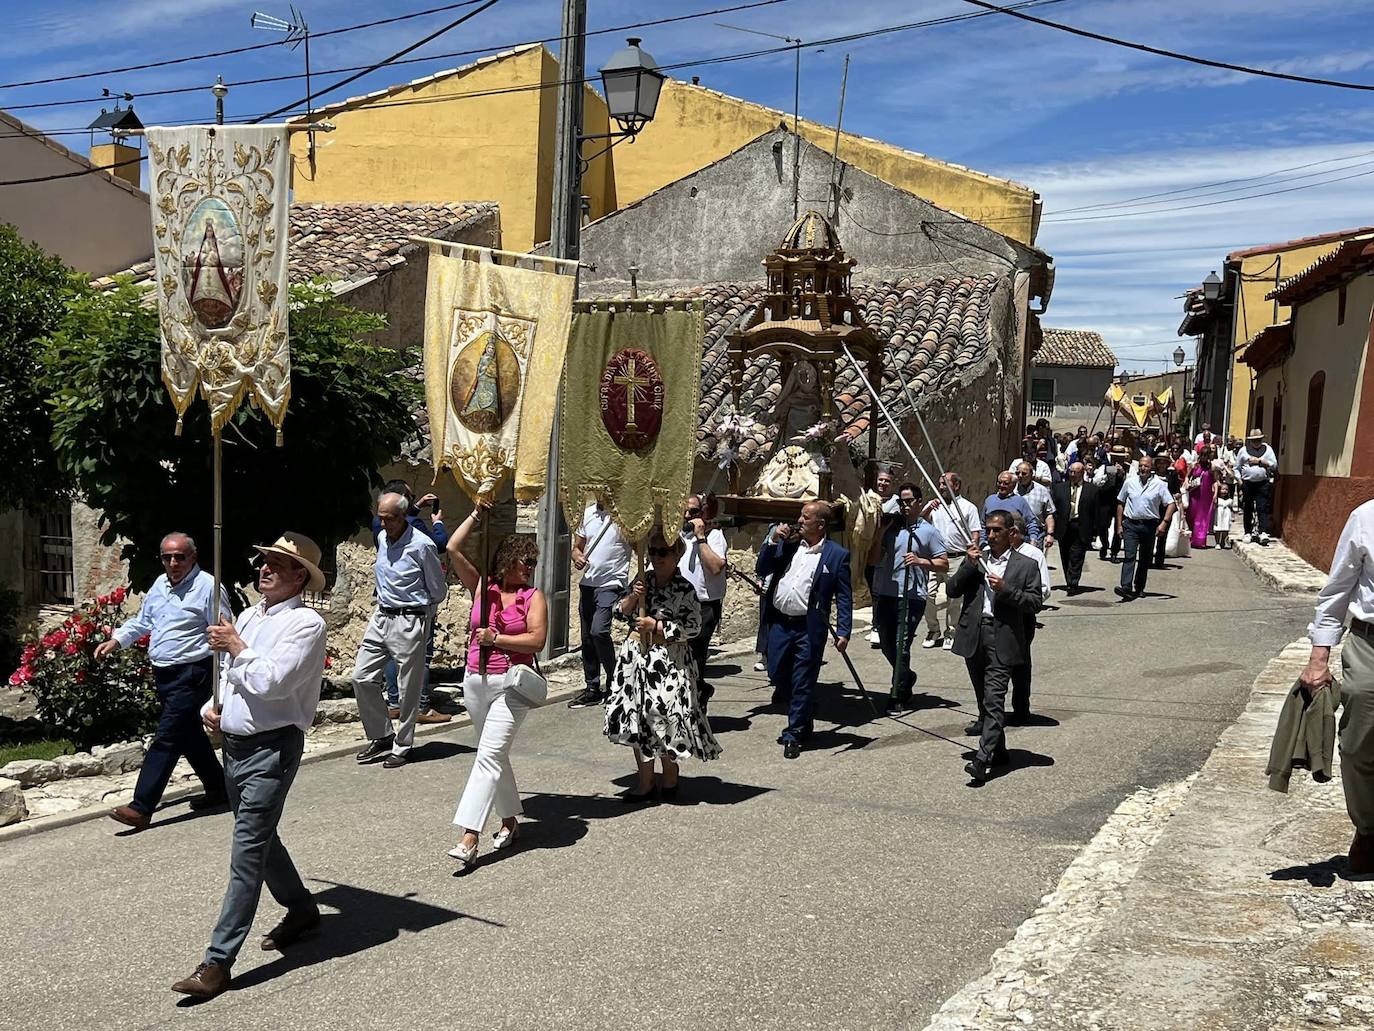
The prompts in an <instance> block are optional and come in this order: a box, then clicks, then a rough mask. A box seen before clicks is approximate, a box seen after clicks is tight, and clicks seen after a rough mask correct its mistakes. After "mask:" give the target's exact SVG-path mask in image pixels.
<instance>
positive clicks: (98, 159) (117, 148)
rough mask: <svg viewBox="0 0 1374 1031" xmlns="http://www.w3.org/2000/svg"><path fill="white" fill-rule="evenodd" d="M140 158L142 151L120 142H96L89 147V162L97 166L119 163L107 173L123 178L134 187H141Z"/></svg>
mask: <svg viewBox="0 0 1374 1031" xmlns="http://www.w3.org/2000/svg"><path fill="white" fill-rule="evenodd" d="M142 160H143V152H142V151H140V150H138V149H137V148H136V147H126V146H125V145H124V144H122V143H98V144H96V145H95V146H94V147H92V148H91V164H93V165H95V166H96V167H97V168H104V167H106V166H109V165H119V167H118V168H111V169H110V170H109V173H108V174H109V175H112V176H115V177H116V178H119V179H123V180H124V181H125V182H126V183H128V184H129V185H130V186H133V187H134V188H135V189H138V188H141V183H142V179H143V175H142V165H141V163H142ZM126 162H127V164H126Z"/></svg>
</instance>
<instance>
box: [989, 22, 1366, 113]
mask: <svg viewBox="0 0 1374 1031" xmlns="http://www.w3.org/2000/svg"><path fill="white" fill-rule="evenodd" d="M964 3H966V4H972V5H973V6H974V7H981V8H983V9H984V10H986V11H995V12H997V13H998V14H1005V15H1009V16H1010V17H1012V18H1020V19H1021V20H1022V21H1028V22H1032V23H1034V24H1036V25H1043V26H1045V27H1046V28H1050V29H1058V30H1059V31H1060V32H1068V33H1071V34H1072V35H1075V36H1082V37H1083V38H1084V39H1095V40H1097V41H1098V42H1100V43H1110V44H1112V45H1113V46H1118V47H1125V48H1126V49H1128V50H1138V51H1140V52H1141V53H1144V54H1154V55H1155V56H1156V57H1168V58H1171V59H1172V60H1175V61H1187V62H1188V63H1189V64H1200V65H1203V66H1204V67H1206V68H1220V69H1221V70H1223V71H1228V72H1240V73H1242V74H1244V75H1259V76H1262V77H1264V78H1266V79H1283V80H1284V81H1286V82H1303V83H1307V84H1308V85H1312V86H1331V87H1334V88H1336V89H1350V90H1362V91H1365V92H1374V85H1371V84H1369V83H1364V82H1346V81H1344V80H1341V79H1322V78H1318V77H1316V76H1312V75H1297V74H1294V73H1291V72H1275V71H1271V70H1270V69H1268V68H1251V67H1250V66H1248V65H1243V64H1232V63H1231V62H1230V61H1214V60H1212V59H1211V58H1208V57H1198V56H1196V55H1194V54H1183V53H1179V52H1178V51H1176V50H1163V49H1161V48H1159V47H1152V46H1149V45H1148V44H1145V43H1136V42H1133V41H1131V40H1129V39H1118V38H1116V37H1115V36H1104V35H1103V34H1102V33H1100V32H1089V31H1088V30H1087V29H1080V28H1077V27H1076V26H1073V25H1065V24H1064V23H1063V22H1057V21H1049V20H1048V19H1045V18H1037V17H1036V16H1035V15H1033V14H1023V13H1021V12H1020V11H1016V10H1013V9H1012V8H1010V7H1001V6H999V5H997V4H992V3H988V2H987V0H964Z"/></svg>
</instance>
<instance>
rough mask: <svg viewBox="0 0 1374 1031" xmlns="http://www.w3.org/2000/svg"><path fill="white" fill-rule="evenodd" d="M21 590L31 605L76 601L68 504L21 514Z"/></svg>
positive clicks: (66, 603) (70, 520)
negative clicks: (22, 567)
mask: <svg viewBox="0 0 1374 1031" xmlns="http://www.w3.org/2000/svg"><path fill="white" fill-rule="evenodd" d="M24 593H25V595H26V598H27V600H28V602H29V604H32V605H71V604H73V603H74V602H75V600H76V577H75V573H74V571H73V566H72V510H71V506H69V505H63V506H53V507H51V508H46V509H42V510H40V511H37V512H30V511H26V512H25V513H24Z"/></svg>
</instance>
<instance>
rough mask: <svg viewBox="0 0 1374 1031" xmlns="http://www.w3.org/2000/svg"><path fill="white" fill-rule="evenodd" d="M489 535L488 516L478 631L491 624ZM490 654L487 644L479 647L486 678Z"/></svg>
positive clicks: (480, 572) (479, 574) (484, 522)
mask: <svg viewBox="0 0 1374 1031" xmlns="http://www.w3.org/2000/svg"><path fill="white" fill-rule="evenodd" d="M488 513H490V509H488ZM489 533H490V529H489V528H488V526H487V520H486V516H483V518H482V527H481V534H480V536H481V539H482V547H481V551H482V568H481V569H479V570H478V572H477V589H478V590H479V591H480V592H481V599H480V600H479V602H478V604H479V605H480V606H481V608H480V609H479V610H478V611H479V612H480V613H481V618H480V620H479V621H478V629H481V630H485V629H486V627H487V625H488V624H489V623H490V622H491V592H490V591H489V590H488V589H487V587H488V585H487V570H488V569H489V568H490V566H491V554H490V548H491V538H490V537H489V536H488V534H489ZM489 654H490V649H488V648H487V646H486V645H485V644H483V645H479V646H478V648H477V672H478V673H480V674H481V675H482V676H484V677H485V676H486V675H487V656H488V655H489Z"/></svg>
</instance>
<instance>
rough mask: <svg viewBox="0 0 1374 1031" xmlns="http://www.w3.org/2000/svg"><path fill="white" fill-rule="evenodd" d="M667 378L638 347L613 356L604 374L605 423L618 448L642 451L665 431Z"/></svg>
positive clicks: (655, 363)
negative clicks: (664, 416)
mask: <svg viewBox="0 0 1374 1031" xmlns="http://www.w3.org/2000/svg"><path fill="white" fill-rule="evenodd" d="M663 394H664V390H663V377H662V376H661V375H660V374H659V371H658V363H657V362H655V361H654V360H653V358H652V357H650V355H649V354H648V353H647V352H645V351H641V350H640V349H639V348H637V347H627V348H625V349H624V350H622V351H617V352H616V353H615V354H614V355H612V357H611V360H610V361H609V362H607V363H606V368H605V370H604V371H603V372H602V373H601V422H602V425H604V426H605V427H606V432H607V433H609V434H610V435H611V439H612V440H613V441H615V442H616V444H617V446H619V447H622V448H624V449H625V450H626V451H642V450H644V449H645V448H646V447H648V446H649V445H650V444H652V443H653V442H654V440H655V439H657V437H658V431H659V430H660V429H662V427H663Z"/></svg>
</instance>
